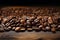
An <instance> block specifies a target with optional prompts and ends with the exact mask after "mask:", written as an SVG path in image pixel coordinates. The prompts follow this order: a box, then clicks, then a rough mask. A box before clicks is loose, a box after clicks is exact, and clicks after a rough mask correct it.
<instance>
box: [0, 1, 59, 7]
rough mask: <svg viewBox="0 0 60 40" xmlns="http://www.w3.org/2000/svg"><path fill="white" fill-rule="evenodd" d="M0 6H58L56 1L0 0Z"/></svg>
mask: <svg viewBox="0 0 60 40" xmlns="http://www.w3.org/2000/svg"><path fill="white" fill-rule="evenodd" d="M0 6H60V1H58V0H0Z"/></svg>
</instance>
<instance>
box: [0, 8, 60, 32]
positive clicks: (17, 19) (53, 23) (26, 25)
mask: <svg viewBox="0 0 60 40" xmlns="http://www.w3.org/2000/svg"><path fill="white" fill-rule="evenodd" d="M59 13H60V11H59V10H58V9H57V8H55V9H54V8H50V9H49V8H2V9H0V14H1V15H0V32H5V31H15V32H24V31H29V32H31V31H36V32H40V31H44V32H53V33H56V31H60V16H59ZM47 14H48V15H47Z"/></svg>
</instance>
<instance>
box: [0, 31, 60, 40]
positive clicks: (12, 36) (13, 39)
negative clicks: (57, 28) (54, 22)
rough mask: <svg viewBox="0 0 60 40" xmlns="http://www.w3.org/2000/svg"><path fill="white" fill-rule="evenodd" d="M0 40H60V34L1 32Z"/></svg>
mask: <svg viewBox="0 0 60 40" xmlns="http://www.w3.org/2000/svg"><path fill="white" fill-rule="evenodd" d="M0 40H60V32H56V33H55V34H54V33H51V32H42V31H41V32H34V31H33V32H27V31H26V32H19V33H18V32H17V33H16V32H14V31H10V32H3V33H0Z"/></svg>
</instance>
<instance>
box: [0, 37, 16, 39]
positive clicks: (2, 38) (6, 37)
mask: <svg viewBox="0 0 60 40" xmlns="http://www.w3.org/2000/svg"><path fill="white" fill-rule="evenodd" d="M0 40H17V38H15V37H0Z"/></svg>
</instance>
